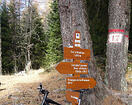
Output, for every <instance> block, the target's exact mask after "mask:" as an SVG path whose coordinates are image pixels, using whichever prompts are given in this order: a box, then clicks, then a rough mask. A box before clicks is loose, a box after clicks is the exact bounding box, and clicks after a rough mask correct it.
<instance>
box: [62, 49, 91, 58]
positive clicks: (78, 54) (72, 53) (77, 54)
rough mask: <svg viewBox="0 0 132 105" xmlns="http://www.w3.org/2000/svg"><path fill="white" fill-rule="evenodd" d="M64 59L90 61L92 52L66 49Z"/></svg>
mask: <svg viewBox="0 0 132 105" xmlns="http://www.w3.org/2000/svg"><path fill="white" fill-rule="evenodd" d="M64 59H77V60H90V50H89V49H82V48H68V47H64Z"/></svg>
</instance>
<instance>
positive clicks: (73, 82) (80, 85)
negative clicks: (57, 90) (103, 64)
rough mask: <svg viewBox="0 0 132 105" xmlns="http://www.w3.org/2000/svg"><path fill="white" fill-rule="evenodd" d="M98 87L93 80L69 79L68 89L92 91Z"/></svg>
mask: <svg viewBox="0 0 132 105" xmlns="http://www.w3.org/2000/svg"><path fill="white" fill-rule="evenodd" d="M95 86H96V81H95V80H94V79H93V78H81V77H67V78H66V88H67V89H72V90H80V89H91V88H94V87H95Z"/></svg>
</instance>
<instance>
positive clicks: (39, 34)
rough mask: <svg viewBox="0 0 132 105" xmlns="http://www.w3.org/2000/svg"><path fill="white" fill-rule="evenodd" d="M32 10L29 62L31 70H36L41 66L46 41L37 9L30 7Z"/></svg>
mask: <svg viewBox="0 0 132 105" xmlns="http://www.w3.org/2000/svg"><path fill="white" fill-rule="evenodd" d="M32 10H33V11H32V14H33V16H32V22H33V23H32V28H33V29H34V31H33V33H32V38H31V43H32V44H33V46H32V49H31V60H32V67H33V69H38V68H40V67H41V66H42V65H43V61H44V56H45V49H46V40H45V34H44V28H43V24H42V18H40V15H39V14H38V11H37V7H35V5H34V6H33V7H32Z"/></svg>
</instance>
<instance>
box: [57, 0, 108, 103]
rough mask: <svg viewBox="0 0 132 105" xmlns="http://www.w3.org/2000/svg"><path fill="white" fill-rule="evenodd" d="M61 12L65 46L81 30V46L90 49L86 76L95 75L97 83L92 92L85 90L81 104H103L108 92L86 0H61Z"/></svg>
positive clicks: (70, 43) (70, 42)
mask: <svg viewBox="0 0 132 105" xmlns="http://www.w3.org/2000/svg"><path fill="white" fill-rule="evenodd" d="M59 13H60V21H61V34H62V39H63V47H68V46H69V45H70V46H71V45H72V43H73V33H74V32H75V30H78V31H80V32H81V48H84V49H90V50H91V57H90V62H89V74H88V75H83V76H85V77H93V78H95V80H96V81H97V85H96V87H95V88H94V89H91V91H90V92H85V93H84V94H83V98H82V101H81V105H102V100H103V98H104V97H105V96H106V94H107V92H106V90H105V86H104V85H103V82H102V79H101V77H100V74H99V72H98V71H97V67H96V61H95V59H94V55H93V49H92V41H91V36H90V33H89V25H88V16H87V12H86V0H59Z"/></svg>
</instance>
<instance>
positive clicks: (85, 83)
mask: <svg viewBox="0 0 132 105" xmlns="http://www.w3.org/2000/svg"><path fill="white" fill-rule="evenodd" d="M64 59H72V62H60V63H59V64H58V65H57V66H56V70H57V71H58V72H59V73H61V74H73V75H72V77H67V78H66V89H70V90H71V89H72V90H81V89H91V88H94V87H95V86H96V81H95V80H94V79H93V78H87V77H80V75H81V74H83V75H86V74H88V71H89V65H88V63H82V62H80V60H81V61H83V60H85V61H90V50H89V49H82V48H81V33H80V32H79V31H77V30H76V31H75V32H74V36H73V47H64ZM79 96H80V93H79V92H73V91H66V99H67V100H68V101H69V102H71V103H72V105H78V103H79V102H78V101H80V99H79Z"/></svg>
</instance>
